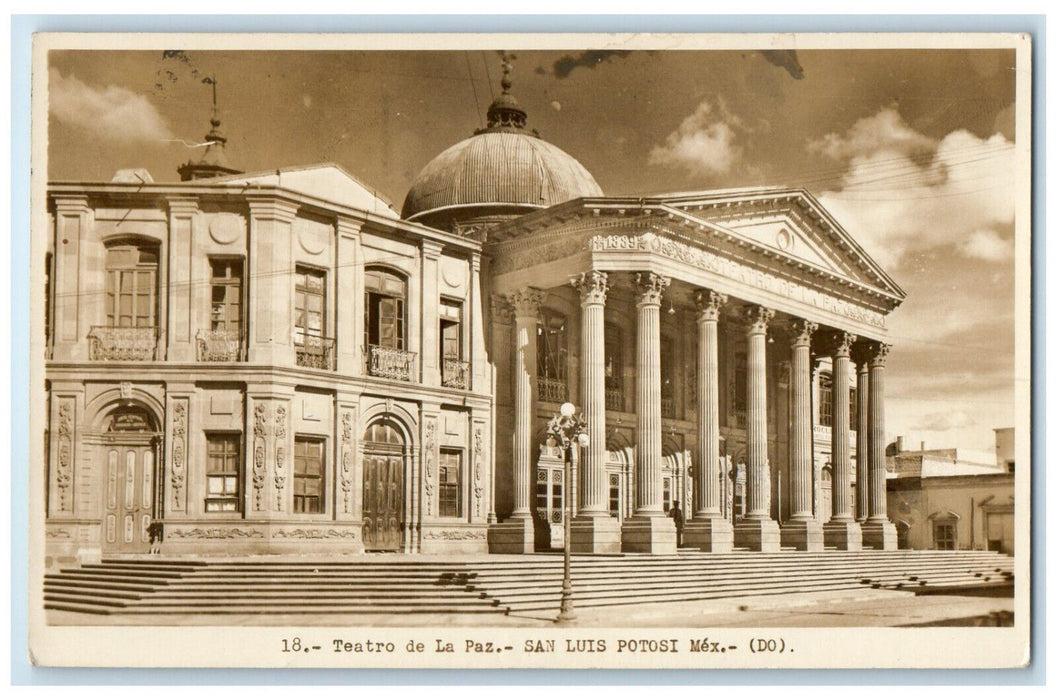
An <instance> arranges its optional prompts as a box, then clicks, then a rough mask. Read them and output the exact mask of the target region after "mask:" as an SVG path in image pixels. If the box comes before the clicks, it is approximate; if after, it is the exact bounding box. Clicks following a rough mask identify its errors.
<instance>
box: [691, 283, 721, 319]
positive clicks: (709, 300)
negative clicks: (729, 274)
mask: <svg viewBox="0 0 1057 700" xmlns="http://www.w3.org/2000/svg"><path fill="white" fill-rule="evenodd" d="M726 303H727V295H726V294H720V293H719V292H713V291H712V290H710V289H698V290H697V291H695V292H694V305H695V306H697V320H698V321H718V320H719V310H720V309H721V308H722V307H723V305H724V304H726Z"/></svg>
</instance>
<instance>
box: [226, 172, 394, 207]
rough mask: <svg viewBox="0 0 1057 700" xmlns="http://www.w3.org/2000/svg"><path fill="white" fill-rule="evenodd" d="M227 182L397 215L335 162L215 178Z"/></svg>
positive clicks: (369, 189)
mask: <svg viewBox="0 0 1057 700" xmlns="http://www.w3.org/2000/svg"><path fill="white" fill-rule="evenodd" d="M214 181H215V182H223V183H228V184H247V185H260V186H262V187H282V188H283V189H287V190H291V191H294V192H299V193H301V194H306V195H308V196H310V197H315V198H317V199H322V200H326V201H328V202H334V203H335V204H340V205H343V206H347V207H352V208H355V209H362V210H364V211H369V212H372V213H375V214H379V215H382V216H386V217H392V218H398V215H397V213H396V211H394V210H393V208H392V206H390V204H389V202H387V201H385V200H384V199H382V197H381V196H380V195H379V193H378V192H377V191H376V190H373V189H372V188H370V187H369V186H367V185H365V184H364V183H362V182H360V181H359V180H358V179H356V178H355V177H353V176H352V175H351V174H350V173H349V172H348V171H347V170H345V169H344V168H342V167H341V166H340V165H336V164H334V163H320V164H318V165H309V166H304V167H292V168H280V169H278V170H271V171H267V172H258V173H244V174H239V175H228V176H225V177H220V178H216V179H215V180H214Z"/></svg>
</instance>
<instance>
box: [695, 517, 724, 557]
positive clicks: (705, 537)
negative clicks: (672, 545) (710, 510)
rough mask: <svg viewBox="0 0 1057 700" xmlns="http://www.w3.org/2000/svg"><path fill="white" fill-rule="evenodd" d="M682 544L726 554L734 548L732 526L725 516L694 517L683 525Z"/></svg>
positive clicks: (704, 550) (703, 550)
mask: <svg viewBox="0 0 1057 700" xmlns="http://www.w3.org/2000/svg"><path fill="white" fill-rule="evenodd" d="M683 546H684V547H694V548H696V549H700V550H701V551H702V552H713V553H715V554H727V553H728V552H731V551H733V549H734V527H733V526H732V525H731V524H730V521H729V520H727V519H726V518H720V517H717V518H710V517H707V516H705V517H701V518H696V517H695V518H693V519H692V520H688V521H686V524H685V525H683Z"/></svg>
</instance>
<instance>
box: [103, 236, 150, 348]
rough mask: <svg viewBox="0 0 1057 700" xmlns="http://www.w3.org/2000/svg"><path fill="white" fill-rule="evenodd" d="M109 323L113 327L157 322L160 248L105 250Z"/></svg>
mask: <svg viewBox="0 0 1057 700" xmlns="http://www.w3.org/2000/svg"><path fill="white" fill-rule="evenodd" d="M105 303H106V323H107V325H108V326H110V327H111V328H146V327H153V326H156V325H157V304H158V249H157V247H155V246H147V245H136V244H126V245H114V246H111V247H109V248H107V251H106V300H105Z"/></svg>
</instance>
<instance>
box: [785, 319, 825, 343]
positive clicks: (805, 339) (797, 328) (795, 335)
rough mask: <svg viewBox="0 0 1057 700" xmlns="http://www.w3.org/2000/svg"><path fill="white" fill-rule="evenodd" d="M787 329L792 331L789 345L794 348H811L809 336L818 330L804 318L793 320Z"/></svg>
mask: <svg viewBox="0 0 1057 700" xmlns="http://www.w3.org/2000/svg"><path fill="white" fill-rule="evenodd" d="M789 329H790V331H792V334H791V336H790V343H789V344H790V345H792V346H793V347H794V348H798V347H811V336H812V335H814V334H815V331H817V330H818V324H817V323H815V322H814V321H808V320H807V319H806V318H794V319H793V322H792V323H790V324H789Z"/></svg>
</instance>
